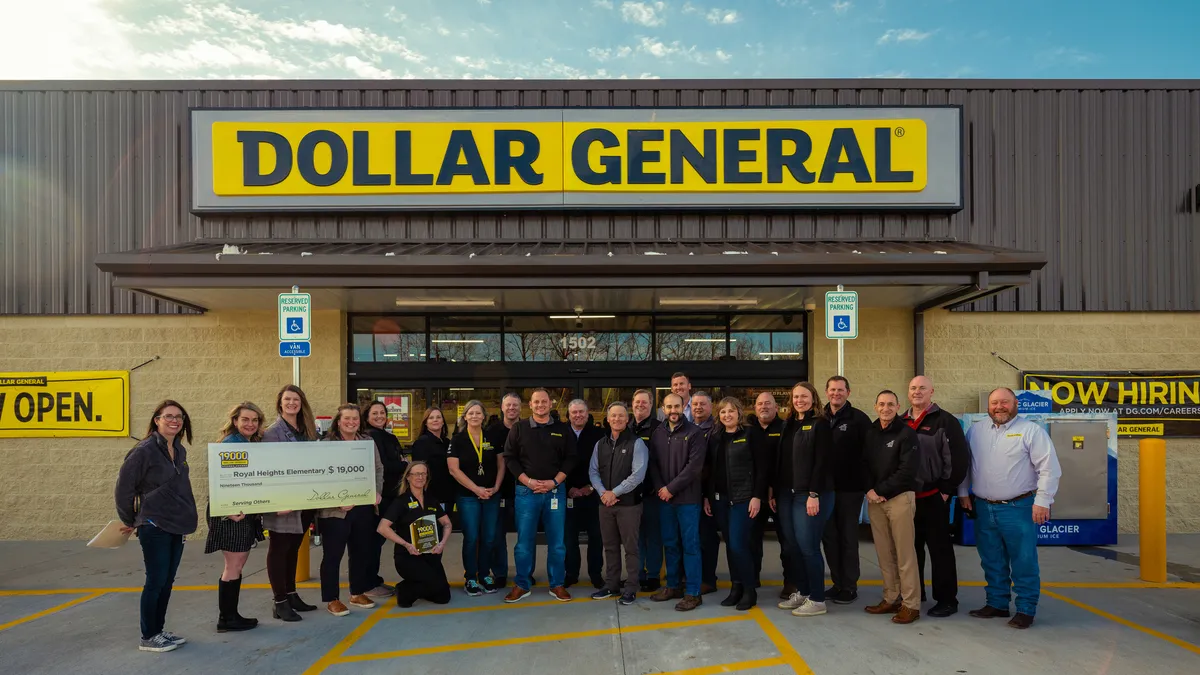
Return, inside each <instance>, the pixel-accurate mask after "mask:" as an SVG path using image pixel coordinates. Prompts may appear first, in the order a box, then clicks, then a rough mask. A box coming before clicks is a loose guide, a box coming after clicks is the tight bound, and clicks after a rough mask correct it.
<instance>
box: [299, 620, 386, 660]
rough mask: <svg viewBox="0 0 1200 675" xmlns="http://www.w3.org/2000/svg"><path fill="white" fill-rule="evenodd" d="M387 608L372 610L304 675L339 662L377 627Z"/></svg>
mask: <svg viewBox="0 0 1200 675" xmlns="http://www.w3.org/2000/svg"><path fill="white" fill-rule="evenodd" d="M387 610H388V606H387V605H386V604H383V605H380V606H379V608H378V609H376V610H375V611H374V612H371V614H370V615H369V616H367V618H365V619H363V622H362V623H360V624H358V627H357V628H355V629H354V630H352V631H350V634H349V635H347V636H346V637H344V638H342V639H341V640H340V641H339V642H338V643H337V644H336V645H334V646H333V647H331V648H330V649H329V651H327V652H325V655H324V656H322V657H321V658H319V659H317V662H316V663H314V664H312V665H311V666H309V667H308V670H306V671H304V674H303V675H317V673H322V672H324V671H325V669H326V668H328V667H329V666H332V665H333V664H335V663H337V662H338V660H339V659H340V658H341V656H342V654H345V653H346V650H347V649H350V648H351V647H353V646H354V643H355V642H358V641H359V640H360V639H362V636H364V635H366V634H367V632H368V631H370V630H371V629H372V628H374V627H375V624H377V623H379V621H380V620H381V619H383V617H384V616H386V615H387Z"/></svg>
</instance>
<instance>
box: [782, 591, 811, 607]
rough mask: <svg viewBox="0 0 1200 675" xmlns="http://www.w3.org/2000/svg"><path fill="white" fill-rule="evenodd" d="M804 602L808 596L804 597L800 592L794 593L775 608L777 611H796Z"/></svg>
mask: <svg viewBox="0 0 1200 675" xmlns="http://www.w3.org/2000/svg"><path fill="white" fill-rule="evenodd" d="M805 600H808V596H807V595H804V594H803V593H801V592H800V591H796V592H795V593H792V594H791V595H789V596H788V599H787V600H784V601H783V602H781V603H779V604H778V605H776V607H778V608H779V609H796V608H797V607H800V606H801V605H803V604H804V601H805Z"/></svg>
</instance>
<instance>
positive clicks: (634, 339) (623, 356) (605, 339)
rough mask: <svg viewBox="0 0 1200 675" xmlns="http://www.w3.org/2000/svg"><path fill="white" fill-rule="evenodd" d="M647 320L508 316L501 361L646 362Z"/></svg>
mask: <svg viewBox="0 0 1200 675" xmlns="http://www.w3.org/2000/svg"><path fill="white" fill-rule="evenodd" d="M650 343H651V337H650V317H648V316H621V317H610V316H589V315H583V316H582V317H579V318H577V317H575V316H571V315H569V314H565V315H554V316H511V317H508V318H507V319H506V321H505V327H504V360H505V361H649V360H650Z"/></svg>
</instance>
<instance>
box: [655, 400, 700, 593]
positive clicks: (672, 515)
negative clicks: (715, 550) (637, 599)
mask: <svg viewBox="0 0 1200 675" xmlns="http://www.w3.org/2000/svg"><path fill="white" fill-rule="evenodd" d="M663 410H664V411H665V412H666V419H665V420H663V423H662V424H660V425H659V426H658V428H657V429H655V430H654V432H653V433H652V434H651V435H650V445H651V451H650V479H651V483H652V489H653V490H654V491H655V492H654V494H653V495H652V496H650V497H649V498H650V499H658V500H659V502H660V505H659V509H660V514H659V517H660V520H661V525H662V538H663V548H664V549H665V550H666V557H667V585H666V586H663V587H662V588H660V589H659V590H658V592H656V593H655V594H654V595H652V596H650V599H651V600H653V601H655V602H664V601H666V600H673V599H676V598H680V600H679V602H678V603H676V605H675V609H676V610H678V611H680V612H686V611H688V610H692V609H696V608H697V607H699V606H700V604H701V602H702V600H701V598H700V576H701V567H702V565H701V562H700V502H701V500H702V498H703V491H702V489H701V482H700V476H701V472H702V470H703V468H704V453H705V447H706V440H705V434H704V432H702V431H701V430H700V427H698V426H696V425H695V424H692V423H691V422H689V421H687V419H686V418H684V416H683V398H682V397H680V396H679V395H678V394H667V395H666V397H665V398H664V399H663ZM681 558H682V563H683V564H682V569H683V573H684V576H685V577H686V578H687V588H686V590H685V589H684V588H681V587H680V581H679V571H680V567H681V565H680V559H681Z"/></svg>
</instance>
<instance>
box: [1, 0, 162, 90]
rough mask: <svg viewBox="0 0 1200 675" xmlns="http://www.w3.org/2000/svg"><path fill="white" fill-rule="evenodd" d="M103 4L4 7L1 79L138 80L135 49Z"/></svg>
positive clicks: (93, 0)
mask: <svg viewBox="0 0 1200 675" xmlns="http://www.w3.org/2000/svg"><path fill="white" fill-rule="evenodd" d="M105 4H106V3H104V2H102V0H61V1H60V2H53V3H52V2H20V3H6V4H5V8H4V10H3V13H4V22H5V25H7V26H9V29H8V30H6V31H4V38H3V39H0V79H51V78H89V77H137V76H139V75H140V74H141V71H140V70H139V67H138V64H137V49H136V47H134V45H133V43H132V42H131V40H130V39H129V36H128V34H127V33H126V32H125V31H124V30H123V29H122V27H121V25H120V23H119V22H117V21H114V20H113V18H112V17H111V16H110V15H109V13H108V11H107V8H106V7H104V5H105Z"/></svg>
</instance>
